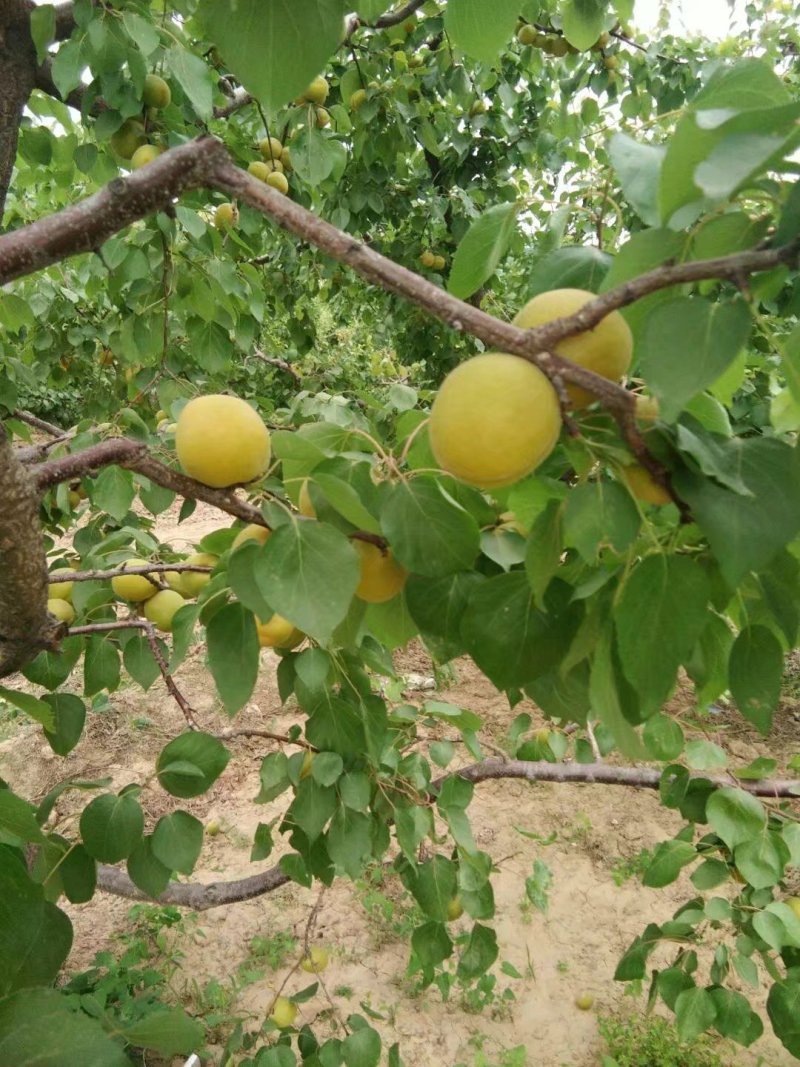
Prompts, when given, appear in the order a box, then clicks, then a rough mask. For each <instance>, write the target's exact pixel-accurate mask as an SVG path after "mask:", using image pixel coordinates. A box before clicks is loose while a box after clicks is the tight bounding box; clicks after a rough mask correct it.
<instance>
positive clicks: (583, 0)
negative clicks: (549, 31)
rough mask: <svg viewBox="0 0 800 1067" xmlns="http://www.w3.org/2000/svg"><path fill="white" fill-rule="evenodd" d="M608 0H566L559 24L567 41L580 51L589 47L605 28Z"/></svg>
mask: <svg viewBox="0 0 800 1067" xmlns="http://www.w3.org/2000/svg"><path fill="white" fill-rule="evenodd" d="M607 17H608V0H566V2H565V3H564V4H563V5H562V7H561V25H562V27H563V29H564V36H565V37H566V38H567V40H568V41H569V43H570V44H571V45H573V46H574V47H575V48H577V49H578V50H579V51H581V52H585V51H586V50H587V49H589V48H591V47H592V45H593V44H594V43H595V41H596V40H597V38H598V37H599V36H600V34H601V33H602V32H603V30H604V29H605V28H606V19H607Z"/></svg>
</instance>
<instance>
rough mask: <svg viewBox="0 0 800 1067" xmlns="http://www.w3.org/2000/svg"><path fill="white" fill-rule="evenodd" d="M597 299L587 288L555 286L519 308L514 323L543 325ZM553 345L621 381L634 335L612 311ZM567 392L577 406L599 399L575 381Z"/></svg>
mask: <svg viewBox="0 0 800 1067" xmlns="http://www.w3.org/2000/svg"><path fill="white" fill-rule="evenodd" d="M594 299H595V294H594V293H590V292H587V291H586V290H585V289H553V290H551V291H550V292H549V293H539V295H538V296H535V297H534V298H533V300H529V301H528V303H527V304H526V305H525V307H524V308H522V310H521V311H519V312H517V314H516V315H515V316H514V325H515V326H519V327H521V328H522V329H531V328H532V327H534V326H542V325H543V324H544V323H546V322H552V321H553V319H560V318H563V317H564V316H566V315H574V314H575V312H576V311H580V309H581V308H582V307H583V306H584V304H587V303H588V302H589V301H590V300H594ZM553 347H554V350H555V351H556V352H557V353H558V355H560V356H563V357H564V358H565V359H569V360H572V362H573V363H577V364H578V365H579V366H581V367H586V369H587V370H591V371H594V372H595V374H599V375H600V376H601V377H602V378H608V379H609V380H610V381H613V382H618V381H620V380H621V379H622V378H623V376H624V375H625V373H626V372H627V370H628V368H629V367H630V365H631V357H632V356H633V335H632V334H631V331H630V327H629V326H628V324H627V322H626V321H625V319H623V317H622V315H620V313H619V312H618V311H612V312H610V313H609V314H608V315H606V317H605V318H604V319H601V321H600V322H599V323H598V324H597V325H596V326H595V327H593V329H591V330H586V331H585V332H584V333H579V334H576V335H575V336H574V337H567V338H565V339H564V340H563V341H558V342H557V343H556V344H555V345H554V346H553ZM567 392H568V393H569V395H570V398H571V399H572V403H573V404H574V405H575V407H576V408H584V407H586V406H587V405H588V404H591V403H592V402H593V401H594V400H595V399H596V398H595V396H594V395H593V394H592V393H590V392H588V391H587V390H586V389H581V388H580V387H578V386H574V385H568V386H567Z"/></svg>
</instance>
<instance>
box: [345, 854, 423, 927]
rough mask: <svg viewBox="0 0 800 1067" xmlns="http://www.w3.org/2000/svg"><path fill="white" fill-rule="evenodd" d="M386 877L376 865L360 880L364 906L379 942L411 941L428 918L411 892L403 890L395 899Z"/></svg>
mask: <svg viewBox="0 0 800 1067" xmlns="http://www.w3.org/2000/svg"><path fill="white" fill-rule="evenodd" d="M385 885H386V880H385V878H384V876H383V872H382V871H381V870H380V869H379V868H376V869H375V870H374V871H371V872H368V873H367V875H366V877H365V878H364V879H363V880H361V881H359V882H357V883H356V888H357V890H358V895H359V899H360V901H361V906H362V907H363V908H364V910H365V911H366V913H367V915H368V917H369V921H370V927H371V928H372V935H373V938H374V940H375V942H376V944H377V945H378V946H380V945H383V944H386V943H387V942H390V941H408V940H409V938H410V937H411V934H412V933H413V932H414V930H415V929H416V928H417V927H418V926H419V925H420V924H421V923H422V922H423V921H424V916H423V914H422V912H421V910H420V908H419V906H418V905H417V904H416V903H415V902H414V900H413V899H412V897H411V895H410V894H409V893H408V892H407V891H406V890H402V891H401V892H400V893H399V894H398V895H397V897H396V898H395V899H392V898H391V897H389V896H388V895H387V894H386V893H385V892H383V888H384V886H385Z"/></svg>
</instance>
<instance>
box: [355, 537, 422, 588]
mask: <svg viewBox="0 0 800 1067" xmlns="http://www.w3.org/2000/svg"><path fill="white" fill-rule="evenodd" d="M351 544H352V546H353V548H355V550H356V552H358V554H359V556H360V557H361V580H360V581H359V583H358V588H357V589H356V596H357V597H358V598H359V600H365V601H366V602H367V603H368V604H383V603H384V602H385V601H387V600H391V599H392V597H395V596H397V594H398V593H399V592H400V590H401V589H402V588H403V586H404V585H405V584H406V579H407V578H408V571H406V569H405V568H404V567H401V566H400V564H399V563H398V562H397V560H396V559H395V558H394V556H393V555H392V553H391V552H390V551H389V549H388V548H387V549H382V548H379V547H378V545H373V544H371V543H370V542H369V541H362V540H361V539H360V538H354V539H353V540H352V541H351Z"/></svg>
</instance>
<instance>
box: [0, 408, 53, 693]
mask: <svg viewBox="0 0 800 1067" xmlns="http://www.w3.org/2000/svg"><path fill="white" fill-rule="evenodd" d="M0 502H1V504H0V678H3V677H5V676H6V675H9V674H13V673H14V672H15V671H17V670H19V669H20V667H23V666H24V665H25V664H26V663H28V662H29V661H30V660H31V659H33V657H34V656H36V655H37V653H38V652H40V651H41V650H42V649H43V648H49V647H51V646H52V645H53V643H54V641H55V640H56V638H57V636H58V634H59V633H60V631H61V627H60V625H59V624H58V623H57V622H56V621H55V619H53V618H52V616H50V615H48V613H47V589H48V583H47V560H46V558H45V552H44V542H43V540H42V532H41V529H40V526H39V492H38V490H37V488H36V483H35V482H34V481H33V479H32V478H31V477H30V475H29V474H28V471H27V470H26V469H25V467H23V466H22V464H21V463H20V462H19V461H18V460H17V459H16V457H15V456H14V450H13V448H12V447H11V442H10V441H9V438H8V435H7V434H6V432H5V430H4V429H3V427H2V425H0Z"/></svg>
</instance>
